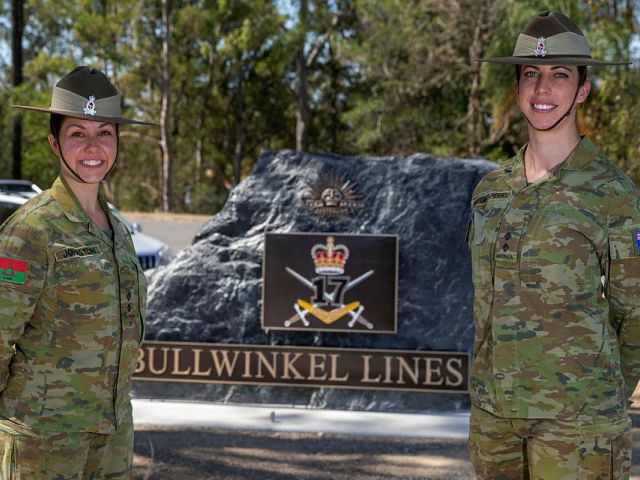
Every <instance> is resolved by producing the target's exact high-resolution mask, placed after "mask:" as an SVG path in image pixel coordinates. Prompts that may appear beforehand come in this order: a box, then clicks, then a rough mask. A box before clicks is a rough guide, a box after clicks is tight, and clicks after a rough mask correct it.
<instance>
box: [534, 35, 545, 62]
mask: <svg viewBox="0 0 640 480" xmlns="http://www.w3.org/2000/svg"><path fill="white" fill-rule="evenodd" d="M546 40H547V39H546V38H544V37H540V38H539V39H538V43H536V48H534V50H533V54H534V55H535V56H536V57H544V56H545V55H546V54H547V45H546V44H545V42H546Z"/></svg>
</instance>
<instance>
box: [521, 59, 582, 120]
mask: <svg viewBox="0 0 640 480" xmlns="http://www.w3.org/2000/svg"><path fill="white" fill-rule="evenodd" d="M579 82H580V73H579V72H578V67H574V66H560V65H523V66H522V67H521V70H520V79H519V80H518V81H517V82H516V84H515V90H516V99H517V103H518V106H519V107H520V110H521V111H522V113H523V114H524V115H525V117H526V118H527V120H528V121H529V125H530V126H531V127H533V128H534V129H536V130H545V129H548V128H550V127H552V126H553V125H554V124H555V123H556V122H557V121H558V120H560V119H561V118H562V116H563V115H565V114H566V113H567V112H568V111H569V110H571V112H570V113H569V115H567V117H566V119H565V120H563V121H561V122H560V123H559V124H558V125H559V126H564V125H565V124H566V125H567V126H570V127H571V126H573V127H575V106H572V102H573V99H574V97H575V103H576V104H580V103H583V102H584V101H585V100H586V98H587V96H588V95H589V90H590V88H591V84H590V83H589V80H587V79H585V80H584V83H582V85H578V84H579ZM576 90H577V95H576Z"/></svg>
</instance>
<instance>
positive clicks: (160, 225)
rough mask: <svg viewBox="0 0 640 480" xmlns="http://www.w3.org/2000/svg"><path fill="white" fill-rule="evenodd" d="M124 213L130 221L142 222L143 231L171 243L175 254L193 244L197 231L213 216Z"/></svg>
mask: <svg viewBox="0 0 640 480" xmlns="http://www.w3.org/2000/svg"><path fill="white" fill-rule="evenodd" d="M122 214H123V216H124V217H125V218H126V219H127V220H129V221H130V222H132V223H138V224H140V226H142V233H146V234H147V235H151V236H152V237H155V238H157V239H159V240H162V241H163V242H164V243H166V244H167V245H169V247H170V248H171V251H172V252H173V254H174V255H175V254H176V253H178V252H179V251H180V250H182V249H183V248H185V247H187V246H188V245H191V241H192V240H193V237H194V235H195V234H196V232H197V231H198V230H199V229H200V227H201V226H202V224H203V223H204V222H206V221H207V220H209V218H211V217H210V216H205V215H186V214H184V215H183V214H175V213H144V212H122Z"/></svg>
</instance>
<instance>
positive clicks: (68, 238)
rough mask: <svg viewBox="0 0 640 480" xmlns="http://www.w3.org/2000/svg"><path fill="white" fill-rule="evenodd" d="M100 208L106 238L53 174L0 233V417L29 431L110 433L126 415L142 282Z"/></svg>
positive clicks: (116, 222)
mask: <svg viewBox="0 0 640 480" xmlns="http://www.w3.org/2000/svg"><path fill="white" fill-rule="evenodd" d="M100 203H101V205H102V207H103V209H104V210H105V212H109V213H108V216H109V220H110V222H111V225H112V228H113V240H112V239H111V238H110V236H109V235H108V234H106V233H105V232H103V231H101V230H99V229H98V228H97V226H96V225H95V223H93V222H92V221H91V220H90V218H89V216H88V215H87V213H86V212H85V211H84V210H83V208H82V207H81V206H80V204H79V203H78V201H77V199H76V198H75V196H74V195H73V194H72V193H71V191H70V190H69V189H68V187H67V186H66V185H65V183H64V182H63V181H62V180H61V179H60V178H59V179H57V180H56V181H55V182H54V184H53V186H52V188H51V189H50V190H47V191H46V192H43V193H42V194H40V195H38V196H37V197H35V198H33V199H31V200H30V201H29V202H27V203H26V204H25V205H23V206H22V207H21V208H20V209H19V210H18V211H17V212H16V213H15V214H14V215H13V216H12V217H10V218H9V219H8V220H7V221H6V222H5V223H4V224H3V225H2V229H1V230H0V392H1V393H0V415H2V416H4V417H5V418H10V419H12V420H14V421H17V422H19V423H22V424H24V425H27V426H29V427H31V428H35V429H44V430H53V431H75V432H94V433H112V432H114V431H115V428H116V426H117V425H118V424H119V423H121V421H126V419H130V418H131V417H130V415H131V401H130V398H129V393H130V390H131V375H132V374H133V371H134V369H135V367H136V363H137V350H138V345H139V343H140V341H141V340H142V332H143V330H142V322H143V317H144V310H145V301H146V280H145V277H144V273H143V271H142V268H141V267H140V264H139V263H138V260H137V258H136V255H135V251H134V248H133V243H132V241H131V236H130V235H129V232H128V230H127V228H126V226H125V225H124V223H123V222H122V221H121V220H120V219H119V218H117V217H116V216H114V215H113V214H112V213H111V212H110V211H109V209H108V208H107V206H106V202H105V201H104V199H103V196H102V193H101V195H100ZM129 421H130V420H129Z"/></svg>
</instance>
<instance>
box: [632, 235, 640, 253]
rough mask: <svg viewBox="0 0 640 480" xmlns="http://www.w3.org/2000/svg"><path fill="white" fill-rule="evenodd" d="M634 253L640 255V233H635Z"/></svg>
mask: <svg viewBox="0 0 640 480" xmlns="http://www.w3.org/2000/svg"><path fill="white" fill-rule="evenodd" d="M633 244H634V245H635V248H634V253H635V254H636V255H640V231H635V232H633Z"/></svg>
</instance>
